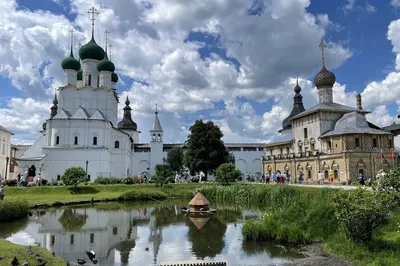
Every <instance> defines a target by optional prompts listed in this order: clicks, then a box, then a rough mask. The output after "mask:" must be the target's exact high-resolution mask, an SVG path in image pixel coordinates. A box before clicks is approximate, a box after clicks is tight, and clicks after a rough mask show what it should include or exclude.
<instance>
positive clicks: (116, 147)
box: [114, 140, 119, 149]
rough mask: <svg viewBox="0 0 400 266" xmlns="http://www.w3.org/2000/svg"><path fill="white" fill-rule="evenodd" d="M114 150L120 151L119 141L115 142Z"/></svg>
mask: <svg viewBox="0 0 400 266" xmlns="http://www.w3.org/2000/svg"><path fill="white" fill-rule="evenodd" d="M114 148H115V149H119V141H118V140H116V141H115V143H114Z"/></svg>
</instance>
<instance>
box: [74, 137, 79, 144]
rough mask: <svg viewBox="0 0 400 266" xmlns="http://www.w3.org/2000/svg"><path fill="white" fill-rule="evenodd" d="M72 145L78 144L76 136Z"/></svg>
mask: <svg viewBox="0 0 400 266" xmlns="http://www.w3.org/2000/svg"><path fill="white" fill-rule="evenodd" d="M74 145H78V136H75V137H74Z"/></svg>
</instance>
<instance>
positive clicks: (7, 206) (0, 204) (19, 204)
mask: <svg viewBox="0 0 400 266" xmlns="http://www.w3.org/2000/svg"><path fill="white" fill-rule="evenodd" d="M28 211H29V204H28V202H27V201H26V200H7V195H6V197H5V200H3V201H0V222H9V221H12V220H15V219H20V218H23V217H27V216H28Z"/></svg>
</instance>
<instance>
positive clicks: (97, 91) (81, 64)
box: [16, 24, 264, 181]
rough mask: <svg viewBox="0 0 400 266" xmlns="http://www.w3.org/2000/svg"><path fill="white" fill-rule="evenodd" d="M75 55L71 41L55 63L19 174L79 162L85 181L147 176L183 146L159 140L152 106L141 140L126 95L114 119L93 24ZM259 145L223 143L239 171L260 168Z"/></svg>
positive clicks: (50, 172)
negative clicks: (49, 93) (49, 98)
mask: <svg viewBox="0 0 400 266" xmlns="http://www.w3.org/2000/svg"><path fill="white" fill-rule="evenodd" d="M106 43H107V41H106ZM79 59H80V60H77V59H75V57H74V55H73V49H72V45H71V51H70V55H69V57H67V58H65V59H64V60H63V61H62V63H61V66H62V69H63V70H64V77H65V79H64V86H62V87H59V88H58V90H57V93H56V95H55V97H54V100H53V106H52V107H51V113H50V117H49V118H48V119H47V120H46V122H45V123H44V124H43V131H42V132H41V133H42V135H41V137H40V138H39V139H38V140H37V141H36V142H35V143H34V144H33V145H32V146H31V147H30V148H29V149H28V150H27V151H25V152H24V153H23V154H22V156H20V157H19V158H16V159H17V162H18V165H19V168H20V170H21V173H25V172H27V173H28V176H36V175H38V174H41V176H42V178H44V179H48V180H51V179H53V180H56V179H60V176H61V175H62V174H63V173H64V171H65V169H67V168H69V167H72V166H81V167H83V168H84V169H85V170H86V172H87V174H88V176H89V178H90V180H91V181H94V180H95V179H96V178H97V177H100V176H103V177H110V176H113V177H131V176H135V175H138V174H143V173H147V175H150V176H151V175H152V174H154V167H155V165H156V164H161V163H163V162H164V158H166V155H167V152H168V151H169V150H170V149H171V148H172V147H173V146H176V145H179V146H181V147H183V146H184V145H183V144H164V141H163V140H164V136H163V129H162V127H161V123H160V120H159V117H158V111H157V110H156V112H155V114H154V122H153V125H152V128H151V129H150V130H149V136H150V143H141V142H140V133H141V132H140V131H139V130H138V126H137V124H136V123H135V122H134V121H133V120H132V116H131V108H130V106H129V105H130V101H129V99H128V98H126V99H125V107H124V114H123V118H122V120H121V121H118V117H117V115H118V103H119V100H120V99H119V97H118V94H117V90H116V84H117V82H118V75H117V74H116V73H115V65H114V64H113V63H112V61H111V57H110V59H109V55H108V53H107V45H106V48H105V49H103V48H102V47H100V46H99V45H98V44H97V43H96V41H95V39H94V30H93V24H92V38H91V40H90V41H89V42H88V43H87V44H85V45H83V46H82V47H81V48H80V49H79ZM261 146H262V143H254V144H226V147H227V149H228V150H229V151H231V152H233V153H234V155H235V157H236V162H237V166H238V167H239V169H241V171H242V173H244V174H246V173H248V172H249V173H252V174H254V173H256V172H261V171H262V167H261V165H262V164H261V156H262V155H263V154H264V151H263V149H262V148H261Z"/></svg>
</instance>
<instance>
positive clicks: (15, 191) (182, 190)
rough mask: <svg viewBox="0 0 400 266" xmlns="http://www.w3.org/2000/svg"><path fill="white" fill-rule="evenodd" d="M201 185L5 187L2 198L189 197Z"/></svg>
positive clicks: (31, 201)
mask: <svg viewBox="0 0 400 266" xmlns="http://www.w3.org/2000/svg"><path fill="white" fill-rule="evenodd" d="M199 187H201V184H173V185H172V184H170V185H164V186H163V187H162V188H160V187H156V186H155V185H154V184H145V185H143V184H141V185H87V186H86V185H82V186H79V187H78V190H77V191H76V192H74V190H73V189H72V188H71V187H67V186H44V187H26V188H24V187H6V188H5V200H16V199H24V200H26V201H27V202H28V204H29V205H30V206H32V207H33V206H35V205H43V204H46V205H52V204H54V203H71V202H79V201H89V200H91V198H93V200H95V201H98V200H104V201H105V200H117V199H118V198H119V197H120V196H121V195H123V194H124V193H127V192H137V193H146V195H147V199H149V200H151V198H152V197H151V195H152V193H154V194H155V195H158V193H159V192H160V191H161V192H163V193H165V194H166V196H167V197H190V196H192V195H193V193H194V192H195V191H196V189H197V188H199Z"/></svg>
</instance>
